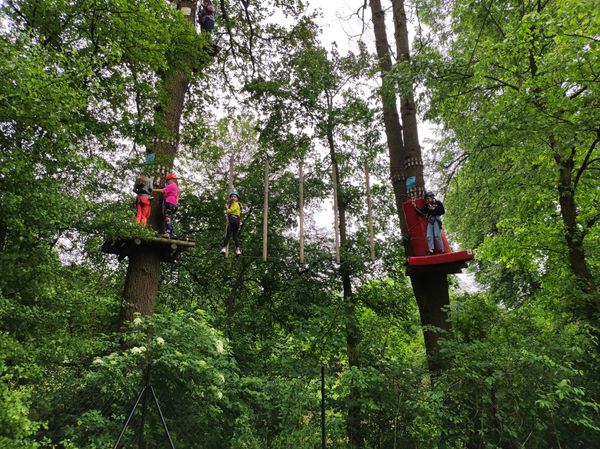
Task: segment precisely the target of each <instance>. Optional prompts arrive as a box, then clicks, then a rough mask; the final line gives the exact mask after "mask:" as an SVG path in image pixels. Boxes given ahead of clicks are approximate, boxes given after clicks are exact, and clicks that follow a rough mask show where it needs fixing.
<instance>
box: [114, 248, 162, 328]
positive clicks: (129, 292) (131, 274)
mask: <svg viewBox="0 0 600 449" xmlns="http://www.w3.org/2000/svg"><path fill="white" fill-rule="evenodd" d="M159 281H160V255H159V254H158V252H157V251H156V249H154V248H149V247H141V248H139V249H138V250H137V251H136V252H134V253H133V254H131V255H130V256H129V265H128V266H127V276H126V278H125V291H124V293H123V296H124V300H125V304H124V307H123V311H122V314H123V316H122V318H123V319H124V320H132V319H133V316H134V314H135V313H140V314H142V315H151V314H152V312H153V311H154V300H155V298H156V291H157V290H158V283H159Z"/></svg>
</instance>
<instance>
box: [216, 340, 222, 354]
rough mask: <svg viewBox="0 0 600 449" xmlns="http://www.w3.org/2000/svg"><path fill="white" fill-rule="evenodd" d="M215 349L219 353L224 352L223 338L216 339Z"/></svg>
mask: <svg viewBox="0 0 600 449" xmlns="http://www.w3.org/2000/svg"><path fill="white" fill-rule="evenodd" d="M215 350H216V351H217V354H222V353H223V342H222V341H221V340H217V341H215Z"/></svg>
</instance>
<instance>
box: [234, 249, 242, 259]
mask: <svg viewBox="0 0 600 449" xmlns="http://www.w3.org/2000/svg"><path fill="white" fill-rule="evenodd" d="M235 255H236V256H238V257H239V256H241V255H242V250H241V249H240V248H236V249H235Z"/></svg>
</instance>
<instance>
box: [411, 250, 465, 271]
mask: <svg viewBox="0 0 600 449" xmlns="http://www.w3.org/2000/svg"><path fill="white" fill-rule="evenodd" d="M473 258H475V254H474V253H473V251H471V250H467V251H457V252H455V253H443V254H435V255H433V256H411V257H409V258H408V264H409V265H410V266H413V267H417V266H425V265H440V264H450V263H451V264H454V263H458V262H467V261H468V260H473Z"/></svg>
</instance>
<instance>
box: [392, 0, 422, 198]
mask: <svg viewBox="0 0 600 449" xmlns="http://www.w3.org/2000/svg"><path fill="white" fill-rule="evenodd" d="M392 8H393V9H392V10H393V14H394V36H395V38H396V53H397V56H398V64H402V65H406V66H407V69H408V66H409V65H410V44H409V41H408V27H407V24H406V11H405V10H404V0H392ZM399 88H400V114H401V117H402V133H403V137H404V174H405V177H406V178H409V177H412V176H414V177H415V186H414V187H411V188H410V189H407V195H408V196H409V197H413V198H414V197H419V196H423V194H424V193H425V181H424V179H423V159H422V158H421V146H420V145H419V131H418V127H417V108H416V106H415V99H414V95H413V86H412V81H411V84H410V85H403V86H399Z"/></svg>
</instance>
